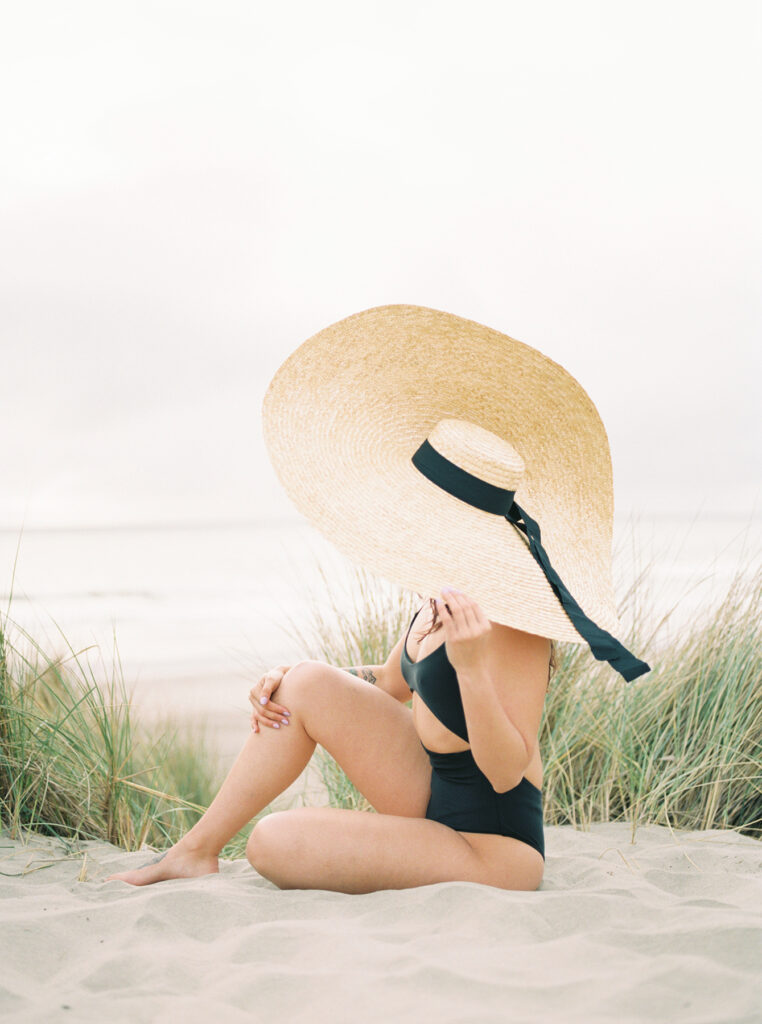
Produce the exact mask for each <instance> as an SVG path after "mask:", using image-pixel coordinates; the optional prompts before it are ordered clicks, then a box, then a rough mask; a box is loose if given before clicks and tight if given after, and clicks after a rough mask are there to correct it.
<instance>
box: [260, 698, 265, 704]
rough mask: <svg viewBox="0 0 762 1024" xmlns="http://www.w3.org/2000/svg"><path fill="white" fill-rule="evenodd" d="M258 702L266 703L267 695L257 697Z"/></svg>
mask: <svg viewBox="0 0 762 1024" xmlns="http://www.w3.org/2000/svg"><path fill="white" fill-rule="evenodd" d="M259 703H260V704H266V703H267V697H260V698H259Z"/></svg>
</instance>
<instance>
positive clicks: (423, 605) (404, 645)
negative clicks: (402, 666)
mask: <svg viewBox="0 0 762 1024" xmlns="http://www.w3.org/2000/svg"><path fill="white" fill-rule="evenodd" d="M425 607H426V602H424V603H423V604H422V605H421V607H420V608H419V609H418V611H417V612H414V613H413V617H412V619H411V620H410V625H409V626H408V627H407V633H405V642H404V644H403V645H402V647H403V649H404V651H405V654H407V638H408V637H409V636H410V630H411V629H412V628H413V623H414V622H415V619H416V616H417V615H418V613H419V612H420V611H421V609H423V608H425ZM407 656H408V658H410V655H409V654H407Z"/></svg>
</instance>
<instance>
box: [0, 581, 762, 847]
mask: <svg viewBox="0 0 762 1024" xmlns="http://www.w3.org/2000/svg"><path fill="white" fill-rule="evenodd" d="M322 575H323V589H321V591H320V592H319V594H317V595H315V596H314V597H313V598H312V599H311V603H310V612H309V615H308V616H307V617H306V618H305V619H304V620H302V621H301V622H294V621H292V622H291V634H292V635H293V637H294V638H295V640H296V641H297V643H298V645H299V647H300V648H301V649H302V650H303V655H302V656H303V657H304V658H318V659H320V660H324V661H326V662H328V663H329V664H334V665H338V666H349V665H361V664H381V663H383V662H384V661H385V660H386V658H387V656H388V653H389V651H390V650H391V648H392V647H393V646H394V644H395V643H396V642H397V640H398V639H399V637H400V636H401V635H402V632H403V631H404V629H405V627H406V626H407V624H408V622H409V619H410V617H411V615H412V613H413V611H414V609H415V608H416V607H417V600H416V598H415V596H414V595H411V594H410V593H409V592H402V591H399V590H398V589H396V588H393V587H389V585H388V584H386V583H385V582H384V581H379V580H377V579H376V578H374V577H372V576H370V575H369V574H367V573H366V572H365V571H364V570H361V569H357V570H356V571H355V573H354V577H353V580H354V589H353V594H352V601H351V602H350V604H349V606H347V603H346V602H344V603H343V604H342V605H341V606H340V604H339V602H337V599H336V594H335V593H334V590H333V586H332V583H331V581H330V580H329V579H328V578H327V576H326V574H325V573H323V574H322ZM639 588H640V581H639V586H638V587H631V588H630V590H629V591H628V592H627V594H626V595H625V598H624V599H623V604H622V606H620V609H619V610H620V615H621V616H622V618H623V620H625V619H627V618H628V616H626V615H625V611H626V609H625V607H624V605H626V604H628V603H629V602H633V601H636V600H637V601H639V603H640V607H641V609H642V608H643V607H644V604H645V606H647V601H645V602H644V601H643V600H642V593H641V592H640V589H639ZM629 619H630V620H631V621H632V622H633V626H632V629H631V632H630V634H629V635H628V636H622V637H621V638H620V639H621V640H622V642H623V643H625V645H626V646H627V647H629V648H630V649H631V650H632V651H634V652H635V653H636V654H637V655H638V656H639V657H642V658H644V659H645V660H647V661H648V662H649V664H650V665H651V668H652V670H651V672H650V673H648V674H647V675H645V676H642V677H641V678H640V679H638V680H635V681H633V682H632V683H629V684H627V683H624V681H623V680H622V679H621V677H620V676H618V675H617V674H616V673H615V672H614V671H613V670H612V669H611V668H610V666H609V665H608V664H607V663H601V662H598V661H596V660H595V659H594V658H593V657H592V655H591V654H590V652H589V651H588V650H587V649H586V648H585V647H583V646H582V645H576V644H566V643H558V644H557V650H558V668H557V670H556V672H555V673H554V675H553V678H552V680H551V685H550V688H549V693H548V696H547V698H546V702H545V708H544V712H543V719H542V726H541V734H540V750H541V754H542V758H543V764H544V783H543V800H544V808H545V821H546V824H547V825H554V824H567V823H568V824H572V825H574V826H575V827H578V828H585V827H587V826H588V825H589V824H590V823H591V822H595V821H609V820H623V821H627V822H629V823H630V824H631V826H632V832H633V836H634V834H635V832H636V830H637V828H638V827H639V826H641V825H646V824H650V823H657V824H662V825H667V826H669V827H671V828H675V829H697V828H698V829H707V828H723V829H736V830H738V831H739V832H743V833H745V834H747V835H750V836H753V837H755V838H757V839H759V838H762V566H761V567H759V568H757V569H756V570H754V571H751V572H750V571H749V570H748V568H747V569H746V570H745V571H744V572H743V573H742V572H741V571H740V569H739V571H738V573H737V575H736V578H735V579H734V580H733V582H732V583H731V585H730V587H729V589H728V591H727V594H726V595H725V596H724V598H723V599H721V600H720V601H719V602H718V603H717V606H716V607H715V608H712V609H706V611H705V614H704V615H702V616H701V618H700V620H699V619H697V620H696V621H695V624H694V625H693V626H692V627H691V628H689V629H686V630H684V631H682V632H681V633H680V634H679V636H678V638H677V639H670V640H669V642H666V641H665V639H664V628H665V627H666V625H667V624H668V616H666V617H664V618H663V619H662V620H661V621H660V622H659V623H658V624H656V625H654V624H653V623H651V622H649V621H648V620H647V617H645V616H643V615H641V614H638V615H630V616H629ZM368 685H371V684H368ZM211 753H212V752H211V750H210V748H209V746H208V744H207V741H206V737H205V734H204V731H203V727H201V726H199V727H198V728H195V729H194V728H189V727H187V726H185V727H183V728H182V730H181V729H180V728H179V726H177V725H175V724H173V722H172V720H171V718H166V719H164V720H163V721H162V722H159V723H156V724H155V725H154V726H153V727H152V728H151V729H150V730H149V729H148V728H146V727H144V726H140V727H138V726H137V725H136V722H135V720H134V717H133V708H132V706H131V702H130V699H129V697H128V694H127V692H126V688H125V685H124V680H123V677H122V673H121V665H120V664H119V662H118V657H117V658H115V663H114V668H113V669H112V671H111V678H104V675H103V673H102V674H101V677H100V678H98V676H97V675H96V674H95V673H94V672H93V670H92V668H91V667H90V665H89V660H85V659H84V658H83V656H82V652H75V651H74V650H72V649H71V648H70V647H69V648H68V649H67V651H66V653H65V654H56V655H50V654H47V653H46V652H45V651H44V650H43V649H42V647H41V646H40V645H39V644H37V643H36V642H35V640H34V638H33V637H31V636H29V635H28V634H26V633H25V632H24V631H23V630H22V629H21V628H20V627H19V626H18V625H16V624H15V623H14V622H13V621H12V620H11V619H10V618H9V617H8V616H7V615H6V617H5V618H4V619H0V823H1V824H2V826H3V827H4V828H7V829H9V830H10V833H11V835H12V836H18V835H20V834H21V833H22V832H24V831H32V832H40V833H43V834H46V835H51V836H58V837H60V838H61V840H62V841H63V842H64V843H67V842H68V841H69V840H72V839H75V838H80V839H103V840H107V841H109V842H111V843H114V844H116V845H118V846H121V847H123V848H126V849H138V848H141V847H142V846H144V845H145V846H149V847H152V848H154V849H163V848H165V847H167V846H169V845H171V844H172V843H174V842H176V841H177V839H178V838H179V837H180V836H181V835H182V834H183V833H184V832H186V831H187V830H188V828H190V827H191V825H192V824H193V823H194V822H195V821H196V820H197V819H198V817H199V816H200V815H201V814H202V813H203V811H204V810H205V808H206V806H208V804H209V803H210V802H211V800H212V798H213V796H214V794H215V793H216V791H217V789H218V788H219V785H220V783H221V782H222V777H218V774H217V773H218V770H217V769H215V768H213V767H212V766H213V765H215V764H216V763H217V761H216V758H213V757H212V756H210V754H211ZM315 758H316V760H317V762H318V766H319V768H320V771H321V774H322V776H323V781H324V783H325V785H326V788H327V790H328V794H329V802H330V804H331V805H333V806H338V807H351V808H357V809H361V810H367V811H369V812H371V813H375V812H374V811H373V808H371V807H370V805H369V804H368V802H367V800H366V799H365V798H364V797H363V796H362V794H361V793H359V791H358V790H357V789H356V788H355V787H354V786H353V784H352V782H351V781H350V779H349V778H348V777H347V776H346V774H345V773H344V772H343V770H342V769H341V767H340V766H339V765H338V764H337V763H336V762H335V761H334V759H333V758H332V757H331V755H330V753H329V752H328V751H327V750H325V749H323V748H322V747H320V746H318V748H317V750H316V753H315ZM263 813H268V810H267V809H265V811H263ZM260 817H261V815H260ZM251 827H253V822H252V823H250V824H249V825H248V826H247V827H246V828H245V829H242V830H241V832H240V833H239V834H238V835H237V836H235V837H233V838H232V839H231V841H230V842H229V843H228V844H227V846H226V847H225V849H224V850H223V851H222V856H223V857H240V856H242V855H243V851H244V847H245V842H246V838H247V836H248V833H249V832H250V830H251Z"/></svg>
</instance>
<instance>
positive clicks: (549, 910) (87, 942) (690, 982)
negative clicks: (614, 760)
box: [0, 823, 762, 1024]
mask: <svg viewBox="0 0 762 1024" xmlns="http://www.w3.org/2000/svg"><path fill="white" fill-rule="evenodd" d="M631 831H632V830H631V828H630V826H629V825H627V824H625V823H609V824H596V825H593V826H591V827H590V829H589V831H586V832H582V831H576V830H574V829H573V828H572V827H570V826H548V827H546V844H547V851H546V852H547V862H546V869H545V877H544V880H543V882H542V885H541V887H540V889H539V890H537V891H536V892H510V891H507V890H501V889H496V888H491V887H489V886H484V885H479V884H476V883H473V882H456V883H453V882H448V883H439V884H436V885H427V886H422V887H420V888H415V889H404V890H387V891H382V892H374V893H369V894H366V895H348V894H344V893H335V892H327V891H318V890H302V889H298V890H280V889H278V888H277V886H275V885H273V884H272V883H271V882H269V881H268V880H267V879H265V878H263V877H261V876H260V875H258V874H257V873H256V872H255V871H254V869H253V868H252V867H251V866H250V865H249V864H248V862H247V861H246V860H236V861H222V862H221V868H220V873H219V875H207V876H204V877H202V878H197V879H187V880H186V879H175V880H172V881H168V882H161V883H157V884H156V885H152V886H145V887H135V886H128V885H127V884H126V883H123V882H119V881H111V882H103V881H102V879H103V878H105V877H106V876H107V875H108V874H110V873H112V872H114V871H121V870H124V869H126V868H129V867H135V866H139V865H141V864H143V863H146V862H147V860H150V859H151V856H152V854H149V853H148V851H147V850H143V851H140V852H135V853H125V852H124V851H121V850H119V849H118V848H117V847H115V846H112V845H110V844H108V843H104V842H95V841H89V842H79V843H76V844H74V847H73V848H72V849H71V850H70V852H68V853H67V851H66V849H65V847H64V846H62V844H61V843H60V842H59V841H57V840H55V839H48V838H44V837H40V836H33V835H30V834H28V833H25V834H24V835H23V836H22V837H21V838H18V839H15V840H12V839H10V837H9V832H8V830H7V829H5V830H3V831H2V832H0V847H2V849H0V858H1V859H2V863H1V864H0V870H2V875H0V897H2V903H1V904H0V908H1V909H0V913H2V921H1V922H0V927H1V931H0V935H1V936H2V937H1V939H0V943H1V946H2V956H1V959H0V965H1V966H0V1013H3V1014H5V1015H7V1019H9V1020H14V1021H15V1020H18V1021H45V1022H52V1021H102V1020H106V1019H108V1020H111V1021H130V1022H143V1021H151V1022H153V1021H157V1022H175V1021H181V1022H188V1024H193V1022H197V1021H198V1022H200V1021H209V1022H214V1024H217V1022H237V1021H260V1020H261V1021H268V1022H269V1021H281V1020H282V1021H289V1022H290V1021H305V1022H307V1021H309V1022H311V1024H314V1022H322V1021H326V1022H327V1021H331V1022H344V1021H347V1022H349V1021H352V1022H354V1021H358V1022H365V1021H384V1022H397V1021H411V1022H412V1021H415V1022H423V1024H427V1022H429V1021H432V1022H434V1021H435V1022H438V1024H439V1022H449V1021H458V1022H492V1021H495V1022H497V1021H500V1022H505V1021H522V1022H523V1021H526V1022H533V1024H535V1022H541V1021H559V1022H565V1024H567V1022H569V1024H571V1022H575V1021H585V1022H588V1021H612V1022H614V1021H616V1022H622V1024H627V1022H630V1021H633V1022H634V1021H648V1022H650V1024H653V1022H661V1021H664V1022H676V1021H691V1022H699V1021H701V1022H709V1021H712V1022H715V1021H734V1022H749V1024H751V1022H755V1024H757V1022H759V1021H760V1020H762V981H761V980H760V978H761V976H760V964H761V963H762V870H761V868H762V844H761V843H760V842H758V841H757V840H754V839H751V838H749V837H748V836H741V835H738V834H737V833H735V832H732V831H723V830H709V831H695V832H679V833H673V832H672V831H671V830H669V829H667V828H664V827H660V826H651V827H648V828H640V829H638V830H637V832H636V834H635V842H634V843H632V842H631V839H632V835H631Z"/></svg>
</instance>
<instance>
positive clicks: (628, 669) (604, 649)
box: [505, 501, 651, 683]
mask: <svg viewBox="0 0 762 1024" xmlns="http://www.w3.org/2000/svg"><path fill="white" fill-rule="evenodd" d="M505 518H506V519H507V520H508V521H509V522H511V523H513V524H514V526H517V527H518V528H519V529H520V530H522V531H523V532H524V533H525V534H526V535H527V537H528V539H529V549H530V551H531V552H532V555H533V556H534V558H535V560H536V561H537V562H538V563H539V565H540V567H541V568H542V570H543V572H544V573H545V575H546V577H547V579H548V582H549V583H550V585H551V587H552V588H553V591H554V593H555V594H556V596H557V597H558V599H559V601H560V602H561V604H562V606H563V608H564V610H565V611H566V613H567V615H568V616H569V618H570V619H571V621H572V623H573V624H574V628H575V629H576V630H577V632H578V633H579V634H580V635H581V636H583V637H584V638H585V640H586V641H587V643H588V644H589V645H590V650H591V651H592V653H593V656H594V657H595V658H596V659H597V660H598V661H607V662H608V663H609V664H610V665H611V667H612V668H613V669H614V670H615V671H616V672H618V673H619V674H620V675H621V676H623V678H624V679H625V680H626V681H627V682H628V683H629V682H631V681H632V680H633V679H637V678H638V676H642V675H644V674H645V673H646V672H650V671H651V666H650V665H649V664H647V663H646V662H645V661H641V660H640V659H639V658H636V657H635V655H634V654H632V652H631V651H628V650H627V648H626V647H625V646H624V645H623V644H622V643H620V642H619V640H617V639H616V637H614V636H612V635H611V633H608V632H607V631H606V630H605V629H601V628H600V626H597V625H596V624H595V623H594V622H593V620H592V619H591V618H590V617H589V616H588V615H586V614H585V613H584V611H583V610H582V608H581V607H580V606H579V604H577V602H576V601H575V599H574V598H573V597H572V595H571V594H570V593H569V590H568V589H567V587H566V586H565V585H564V583H563V581H562V580H561V577H560V576H559V575H558V573H557V572H556V571H555V569H554V568H553V566H552V565H551V564H550V559H549V558H548V555H547V552H546V551H545V549H544V548H543V546H542V541H541V535H540V527H539V524H538V523H536V522H535V520H534V519H532V517H531V516H528V515H527V514H526V512H525V511H524V510H523V509H522V508H521V507H520V506H519V505H518V504H517V503H516V502H515V501H514V502H513V505H512V506H511V509H510V512H509V513H508V515H507V516H505ZM521 519H523V522H521V521H520V520H521ZM525 524H526V525H525Z"/></svg>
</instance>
